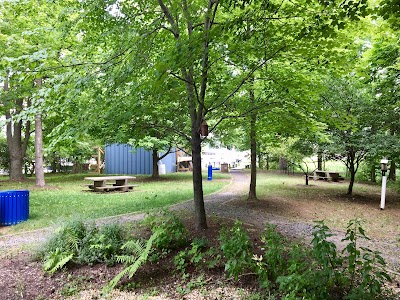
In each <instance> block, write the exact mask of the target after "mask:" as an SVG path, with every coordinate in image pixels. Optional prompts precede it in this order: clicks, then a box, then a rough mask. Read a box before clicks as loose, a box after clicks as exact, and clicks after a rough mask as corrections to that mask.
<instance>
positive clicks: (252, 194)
mask: <svg viewBox="0 0 400 300" xmlns="http://www.w3.org/2000/svg"><path fill="white" fill-rule="evenodd" d="M250 102H251V105H252V107H253V108H254V107H255V97H254V90H253V88H251V89H250ZM256 122H257V110H253V112H252V113H251V115H250V161H251V172H250V189H249V196H248V197H247V200H248V201H252V200H257V193H256V186H257V132H256Z"/></svg>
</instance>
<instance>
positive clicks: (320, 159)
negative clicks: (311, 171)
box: [317, 151, 322, 170]
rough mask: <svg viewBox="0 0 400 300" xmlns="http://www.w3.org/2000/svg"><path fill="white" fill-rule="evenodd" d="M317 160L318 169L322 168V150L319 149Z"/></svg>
mask: <svg viewBox="0 0 400 300" xmlns="http://www.w3.org/2000/svg"><path fill="white" fill-rule="evenodd" d="M317 160H318V165H317V169H318V170H322V152H321V151H318V153H317Z"/></svg>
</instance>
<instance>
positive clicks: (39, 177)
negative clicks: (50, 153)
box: [35, 79, 46, 187]
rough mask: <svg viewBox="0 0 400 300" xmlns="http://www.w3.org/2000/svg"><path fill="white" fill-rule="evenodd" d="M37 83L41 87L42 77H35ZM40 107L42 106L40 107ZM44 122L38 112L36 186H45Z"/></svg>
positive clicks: (36, 124)
mask: <svg viewBox="0 0 400 300" xmlns="http://www.w3.org/2000/svg"><path fill="white" fill-rule="evenodd" d="M35 83H36V85H37V87H38V89H40V87H41V86H42V79H35ZM39 109H40V108H39ZM43 165H44V164H43V123H42V115H41V113H38V114H37V115H36V118H35V177H36V186H39V187H44V186H45V184H46V183H45V181H44V169H43Z"/></svg>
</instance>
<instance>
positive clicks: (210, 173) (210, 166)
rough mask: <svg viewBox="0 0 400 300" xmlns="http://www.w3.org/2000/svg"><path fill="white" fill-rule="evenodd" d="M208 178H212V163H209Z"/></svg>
mask: <svg viewBox="0 0 400 300" xmlns="http://www.w3.org/2000/svg"><path fill="white" fill-rule="evenodd" d="M207 180H212V165H208V177H207Z"/></svg>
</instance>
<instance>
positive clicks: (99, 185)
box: [84, 176, 137, 192]
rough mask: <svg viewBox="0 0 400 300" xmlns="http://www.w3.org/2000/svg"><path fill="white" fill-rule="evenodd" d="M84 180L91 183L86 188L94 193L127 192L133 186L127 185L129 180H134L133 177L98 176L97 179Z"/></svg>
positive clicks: (88, 178)
mask: <svg viewBox="0 0 400 300" xmlns="http://www.w3.org/2000/svg"><path fill="white" fill-rule="evenodd" d="M84 179H85V180H89V181H93V183H91V184H87V185H86V186H87V187H89V189H91V190H93V191H94V192H109V191H121V192H128V191H129V190H131V189H133V188H134V187H135V186H137V185H134V184H128V181H129V180H132V179H136V177H133V176H99V177H85V178H84Z"/></svg>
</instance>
